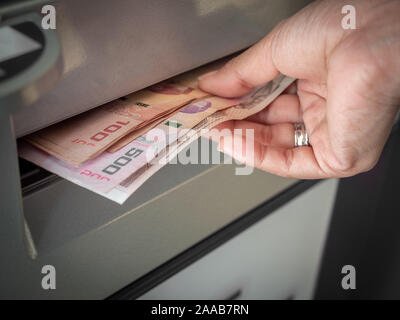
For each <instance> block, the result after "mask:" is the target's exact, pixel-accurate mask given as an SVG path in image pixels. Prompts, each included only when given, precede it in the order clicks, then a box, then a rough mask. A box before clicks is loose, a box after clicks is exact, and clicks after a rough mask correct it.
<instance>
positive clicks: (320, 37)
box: [199, 2, 341, 97]
mask: <svg viewBox="0 0 400 320" xmlns="http://www.w3.org/2000/svg"><path fill="white" fill-rule="evenodd" d="M330 3H331V2H330ZM323 5H325V6H326V3H322V4H321V3H319V2H317V3H312V4H311V5H309V6H307V7H306V8H304V9H303V10H301V11H299V12H298V13H297V14H295V15H294V16H292V17H291V18H289V19H288V20H285V21H282V22H281V23H280V24H278V25H277V26H276V27H275V28H274V29H273V30H272V31H271V33H269V34H268V35H267V36H266V37H264V38H263V39H262V40H260V41H259V42H258V43H257V44H255V45H254V46H252V47H251V48H249V49H248V50H246V51H245V52H244V53H242V54H241V55H239V56H237V57H236V58H234V59H232V60H231V61H229V62H228V63H227V64H226V65H225V66H224V67H222V68H221V69H220V70H218V71H217V72H212V73H209V74H206V75H204V76H202V77H200V78H199V86H200V88H201V89H202V90H204V91H207V92H210V93H212V94H216V95H219V96H223V97H238V96H242V95H244V94H246V93H248V92H250V91H251V90H252V89H253V88H255V87H257V86H259V85H262V84H264V83H266V82H268V81H270V80H272V79H273V78H275V77H276V76H277V75H278V74H279V73H283V74H285V75H288V76H290V77H293V78H301V79H308V80H315V81H321V80H323V79H324V78H325V77H326V63H325V62H326V60H325V53H326V52H327V50H326V45H327V44H328V45H329V44H330V43H329V41H326V36H327V34H328V33H331V31H332V30H331V27H332V23H331V22H330V21H327V19H326V18H325V17H324V15H323V14H321V12H325V11H326V10H327V8H321V6H323ZM337 12H338V13H339V15H340V10H337ZM334 18H335V19H336V20H338V17H336V15H334ZM339 18H340V17H339ZM335 19H334V20H335ZM338 21H340V20H338ZM334 25H335V29H341V28H340V23H336V22H335V24H334ZM336 25H337V27H336ZM338 32H340V30H338ZM333 38H334V39H337V38H338V37H333ZM331 45H332V44H331Z"/></svg>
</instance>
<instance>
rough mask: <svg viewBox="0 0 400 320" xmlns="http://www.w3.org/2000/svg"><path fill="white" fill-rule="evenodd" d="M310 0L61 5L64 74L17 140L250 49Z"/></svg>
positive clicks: (19, 128) (123, 0)
mask: <svg viewBox="0 0 400 320" xmlns="http://www.w3.org/2000/svg"><path fill="white" fill-rule="evenodd" d="M306 2H308V1H305V0H285V1H282V0H281V1H276V0H247V1H243V0H218V1H215V0H187V1H163V0H146V1H127V0H113V1H112V2H110V1H107V0H96V1H94V0H86V1H82V0H68V1H66V0H62V1H55V2H54V3H53V4H54V5H55V7H56V12H57V33H58V35H59V38H60V41H61V46H62V56H63V58H64V65H65V68H64V72H63V75H62V79H61V81H59V82H58V83H57V84H56V87H55V88H54V90H52V91H51V92H49V93H48V94H47V95H46V96H45V97H43V98H42V99H41V100H40V101H38V102H37V103H35V104H34V105H33V106H31V107H30V108H27V109H25V110H24V111H21V112H20V113H19V114H17V115H16V116H15V130H16V134H17V136H18V137H19V136H22V135H24V134H27V133H29V132H32V131H34V130H38V129H40V128H42V127H44V126H48V125H49V124H51V123H54V122H57V121H60V120H63V119H65V118H67V117H70V116H72V115H75V114H78V113H81V112H83V111H86V110H88V109H90V108H93V107H96V106H98V105H101V104H103V103H105V102H107V101H110V100H113V99H116V98H118V97H121V96H123V95H125V94H127V93H130V92H133V91H136V90H138V89H141V88H143V87H145V86H148V85H150V84H153V83H155V82H158V81H160V80H163V79H166V78H168V77H171V76H173V75H176V74H178V73H181V72H183V71H186V70H189V69H192V68H194V67H197V66H199V65H201V64H204V63H206V62H209V61H212V60H215V59H217V58H220V57H222V56H224V55H228V54H230V53H233V52H235V51H237V50H240V49H243V48H244V47H246V46H249V45H251V44H252V43H254V42H256V41H257V40H258V39H260V38H261V37H262V36H263V35H265V34H266V33H267V32H268V31H269V30H270V29H271V28H272V27H273V26H274V25H276V24H277V22H278V21H280V20H281V19H283V18H285V17H287V16H289V15H291V14H292V13H294V12H295V11H297V10H298V9H299V8H300V7H301V6H303V5H304V4H305V3H306Z"/></svg>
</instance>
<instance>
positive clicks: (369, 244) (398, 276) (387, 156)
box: [315, 123, 400, 299]
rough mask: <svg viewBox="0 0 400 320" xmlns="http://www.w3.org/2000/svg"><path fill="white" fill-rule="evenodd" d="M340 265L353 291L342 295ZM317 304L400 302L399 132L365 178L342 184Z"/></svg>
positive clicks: (316, 294)
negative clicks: (347, 270)
mask: <svg viewBox="0 0 400 320" xmlns="http://www.w3.org/2000/svg"><path fill="white" fill-rule="evenodd" d="M344 265H353V266H354V267H355V269H356V289H355V290H344V289H342V287H341V281H342V278H343V277H344V275H343V274H341V270H342V267H343V266H344ZM315 298H316V299H400V129H399V123H397V125H395V127H394V128H393V131H392V133H391V136H390V137H389V140H388V141H387V143H386V146H385V148H384V151H383V153H382V156H381V158H380V160H379V162H378V164H377V165H376V166H375V168H374V169H372V170H371V171H369V172H366V173H363V174H360V175H357V176H355V177H351V178H345V179H341V181H340V184H339V189H338V193H337V199H336V204H335V208H334V212H333V216H332V220H331V225H330V230H329V233H328V238H327V243H326V246H325V252H324V256H323V260H322V265H321V271H320V275H319V280H318V283H317V288H316V292H315Z"/></svg>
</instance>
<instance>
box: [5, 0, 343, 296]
mask: <svg viewBox="0 0 400 320" xmlns="http://www.w3.org/2000/svg"><path fill="white" fill-rule="evenodd" d="M307 3H308V1H304V0H285V1H283V0H282V1H274V0H246V1H243V0H218V1H215V0H188V1H172V0H171V1H161V0H147V1H136V0H132V1H128V0H115V1H105V0H97V1H93V0H85V1H82V0H68V1H66V0H59V1H50V0H47V1H42V0H12V1H2V2H1V4H0V35H2V36H0V44H1V41H2V40H3V41H4V39H6V40H7V39H11V38H12V37H14V38H13V39H14V40H15V39H16V38H15V37H17V38H18V39H17V40H18V41H19V42H18V43H20V44H21V43H22V45H21V46H20V47H18V50H17V49H15V52H8V53H7V52H3V53H2V54H1V55H0V72H1V73H0V113H1V129H0V130H1V134H0V148H1V158H0V163H1V167H2V168H3V169H4V170H3V173H2V178H1V179H0V190H1V193H0V197H1V214H0V254H1V259H0V297H1V298H5V299H12V298H22V299H105V298H113V299H124V298H126V299H180V298H185V299H202V298H206V299H249V298H250V299H251V298H253V299H265V298H280V299H307V298H312V297H313V292H314V288H315V284H316V279H317V274H318V270H319V265H320V261H321V255H322V251H323V246H324V241H325V238H326V233H327V228H328V224H329V220H330V216H331V212H332V208H333V204H334V199H335V194H336V189H337V185H338V181H337V180H335V179H333V180H326V181H300V180H296V179H287V178H282V177H278V176H275V175H272V174H268V173H266V172H262V171H258V170H255V171H254V172H253V173H252V174H251V175H248V176H236V175H235V174H234V170H235V164H232V165H228V164H226V165H224V164H220V165H180V164H170V165H167V166H165V167H164V168H163V169H162V170H160V171H159V172H158V173H157V174H155V175H154V176H153V177H151V179H149V180H148V181H147V182H146V183H145V184H144V185H143V186H142V187H141V188H140V189H139V190H138V191H137V192H136V193H135V194H134V195H132V196H131V198H130V199H129V200H128V201H127V202H126V203H125V204H124V205H118V204H115V203H112V202H110V201H108V200H106V199H104V198H102V197H101V196H98V195H96V194H95V193H92V192H90V191H87V190H86V189H83V188H81V187H79V186H76V185H74V184H72V183H70V182H68V181H66V180H64V179H62V178H60V177H58V176H56V175H53V174H51V173H49V172H46V171H45V170H43V169H41V168H39V167H37V166H35V165H33V164H31V163H29V162H26V161H23V160H21V159H19V158H18V153H17V148H16V139H18V138H21V137H23V136H24V135H27V134H29V133H31V132H34V131H36V130H39V129H41V128H44V127H46V126H49V125H51V124H54V123H56V122H59V121H62V120H64V119H67V118H69V117H72V116H74V115H77V114H79V113H82V112H85V111H87V110H89V109H91V108H95V107H97V106H99V105H102V104H104V103H106V102H109V101H111V100H114V99H117V98H119V97H121V96H124V95H126V94H128V93H131V92H134V91H137V90H139V89H142V88H144V87H146V86H149V85H151V84H154V83H157V82H159V81H161V80H164V79H167V78H169V77H172V76H174V75H177V74H180V73H182V72H185V71H188V70H191V69H193V68H196V67H198V66H201V65H204V64H206V63H209V62H211V61H214V60H216V59H219V58H221V57H225V56H228V55H230V54H232V53H235V52H238V51H240V50H243V49H245V48H246V47H248V46H250V45H252V44H254V43H255V42H256V41H257V40H259V39H261V38H262V37H263V36H264V35H265V34H266V33H268V32H269V31H270V30H271V29H272V28H273V27H274V26H275V25H276V24H277V23H278V22H279V21H280V20H282V19H284V18H286V17H288V16H290V15H292V14H293V13H295V12H296V11H298V10H299V9H301V8H302V7H303V6H305V5H306V4H307ZM48 4H50V5H52V6H54V8H55V12H56V28H55V29H43V28H42V26H41V21H42V18H43V14H42V8H43V6H45V5H48ZM17 40H15V41H17ZM3 43H4V42H3ZM16 48H17V47H16ZM11 51H12V50H11ZM214 147H215V146H214ZM45 266H52V267H54V270H55V271H56V288H53V289H45V288H43V287H42V285H41V282H42V279H43V276H44V272H43V270H45V269H44V267H45Z"/></svg>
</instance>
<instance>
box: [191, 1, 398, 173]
mask: <svg viewBox="0 0 400 320" xmlns="http://www.w3.org/2000/svg"><path fill="white" fill-rule="evenodd" d="M347 3H348V1H337V0H332V1H318V2H314V3H312V4H311V5H309V6H308V7H306V8H304V9H303V10H301V11H300V12H298V13H297V14H296V15H294V16H293V17H291V18H289V19H288V20H286V21H283V22H282V23H281V24H279V25H278V26H277V27H276V28H275V29H274V30H273V31H272V32H271V33H270V34H268V35H267V36H266V37H265V38H264V39H262V40H261V41H260V42H259V43H257V44H256V45H254V46H253V47H251V48H250V49H248V50H247V51H245V52H244V53H243V54H241V55H240V56H238V57H236V58H234V59H233V60H231V61H230V62H228V63H227V64H226V65H225V66H224V67H223V68H222V69H220V70H218V71H217V72H214V73H210V74H207V75H205V76H203V77H201V78H200V79H199V84H200V87H201V88H202V89H203V90H205V91H208V92H211V93H213V94H217V95H220V96H224V97H237V96H242V95H243V94H245V93H248V92H249V91H251V90H252V89H253V88H254V87H256V86H258V85H261V84H263V83H266V82H268V81H270V80H271V79H273V78H274V77H275V76H277V75H278V73H279V72H280V73H283V74H286V75H288V76H291V77H294V78H297V79H299V80H298V81H297V92H296V88H291V91H289V93H286V94H283V95H281V96H280V97H278V98H277V99H276V100H275V101H274V102H273V103H272V104H271V105H270V106H269V107H268V108H266V109H264V110H263V111H261V112H260V113H258V114H256V115H254V116H252V117H250V118H248V119H246V120H242V121H228V122H225V123H223V124H221V125H219V126H218V129H223V128H228V129H231V130H233V129H248V128H253V129H254V137H255V148H254V162H253V161H249V163H254V165H255V167H258V168H260V169H263V170H265V171H269V172H272V173H275V174H278V175H281V176H287V177H296V178H306V179H307V178H326V177H345V176H351V175H354V174H357V173H360V172H363V171H367V170H369V169H371V168H372V167H373V166H374V165H375V164H376V162H377V161H378V159H379V156H380V154H381V152H382V149H383V146H384V144H385V142H386V140H387V138H388V135H389V133H390V130H391V127H392V125H393V122H394V119H395V117H396V114H397V112H398V110H399V109H398V108H399V105H400V76H399V75H400V21H399V17H400V1H398V0H392V1H390V0H387V1H385V0H364V1H361V0H360V1H353V5H354V6H355V8H356V17H357V20H356V23H357V24H356V28H357V29H356V30H344V29H343V28H342V25H341V20H342V18H343V16H344V15H343V14H342V13H341V9H342V7H343V6H344V5H345V4H347ZM290 92H291V93H290ZM296 122H304V124H305V127H306V130H307V132H308V135H309V142H310V146H303V147H297V148H294V147H293V144H294V129H293V123H296ZM220 149H222V150H223V151H224V152H226V153H228V154H230V155H231V156H233V157H237V158H239V159H240V160H244V161H245V162H246V161H247V160H249V159H243V158H242V156H241V155H240V154H239V153H240V151H238V150H231V149H232V148H231V147H230V146H224V145H220Z"/></svg>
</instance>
